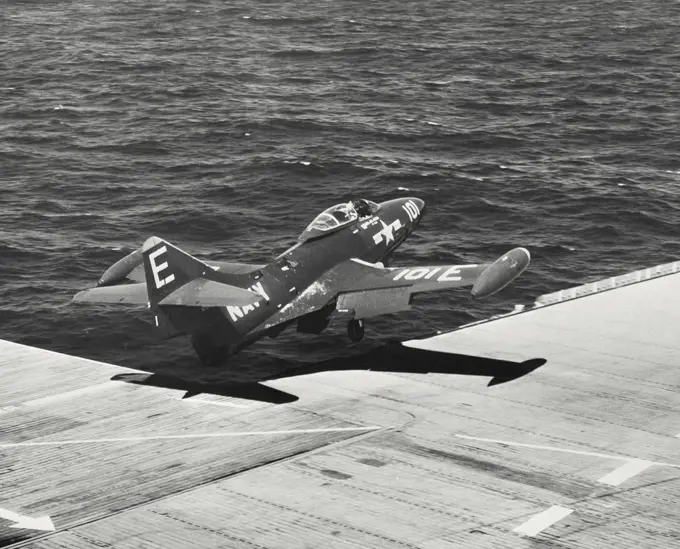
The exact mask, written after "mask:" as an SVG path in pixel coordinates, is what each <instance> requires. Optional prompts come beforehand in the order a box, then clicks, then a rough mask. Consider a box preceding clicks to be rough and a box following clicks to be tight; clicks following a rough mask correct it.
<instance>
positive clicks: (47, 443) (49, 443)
mask: <svg viewBox="0 0 680 549" xmlns="http://www.w3.org/2000/svg"><path fill="white" fill-rule="evenodd" d="M380 429H383V427H379V426H375V425H372V426H370V427H334V428H327V429H288V430H283V431H246V432H231V433H203V434H195V435H157V436H148V437H121V438H90V439H80V440H46V441H35V442H9V443H3V444H0V448H20V447H24V446H27V447H28V446H64V445H67V444H100V443H104V442H148V441H153V440H178V439H200V438H228V437H250V436H274V435H299V434H308V433H344V432H350V433H351V432H362V431H364V432H367V431H378V430H380Z"/></svg>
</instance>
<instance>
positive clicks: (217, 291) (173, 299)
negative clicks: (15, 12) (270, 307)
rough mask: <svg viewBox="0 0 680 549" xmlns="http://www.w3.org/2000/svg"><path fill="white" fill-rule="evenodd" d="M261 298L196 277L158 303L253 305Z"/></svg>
mask: <svg viewBox="0 0 680 549" xmlns="http://www.w3.org/2000/svg"><path fill="white" fill-rule="evenodd" d="M262 299H263V298H262V296H261V295H260V294H258V293H255V292H251V291H250V290H244V289H243V288H238V287H237V286H231V285H229V284H222V283H221V282H214V281H213V280H206V279H204V278H198V279H195V280H192V281H191V282H187V283H186V284H184V286H181V287H179V288H177V289H176V290H175V291H174V292H172V293H171V294H169V295H168V296H167V297H165V298H164V299H162V300H161V301H159V302H158V304H159V305H183V306H185V307H228V306H238V307H243V306H245V305H254V304H255V303H257V302H258V301H261V300H262Z"/></svg>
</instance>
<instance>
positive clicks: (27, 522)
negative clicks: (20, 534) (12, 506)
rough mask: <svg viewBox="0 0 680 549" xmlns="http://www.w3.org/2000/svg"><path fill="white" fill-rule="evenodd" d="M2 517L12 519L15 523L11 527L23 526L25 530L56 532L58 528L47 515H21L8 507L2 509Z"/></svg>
mask: <svg viewBox="0 0 680 549" xmlns="http://www.w3.org/2000/svg"><path fill="white" fill-rule="evenodd" d="M0 518H3V519H5V520H11V521H12V522H13V523H14V524H12V525H11V526H10V528H22V529H24V530H44V531H47V532H54V531H55V530H56V528H55V527H54V524H53V523H52V519H51V518H50V517H48V516H47V515H45V516H44V517H38V518H33V517H27V516H25V515H20V514H19V513H15V512H14V511H9V510H8V509H0Z"/></svg>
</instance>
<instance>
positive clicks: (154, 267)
mask: <svg viewBox="0 0 680 549" xmlns="http://www.w3.org/2000/svg"><path fill="white" fill-rule="evenodd" d="M167 251H168V249H167V248H166V247H165V246H161V247H160V248H158V249H157V250H156V251H155V252H152V253H150V254H149V263H151V273H152V274H153V280H154V282H155V283H156V289H159V288H162V287H163V286H165V285H166V284H170V283H171V282H172V281H173V280H175V275H174V274H170V276H167V277H165V278H161V277H160V276H159V274H160V272H161V271H164V270H165V269H167V268H168V263H167V261H165V262H163V263H161V264H160V265H159V264H158V263H156V259H157V258H158V256H161V255H163V254H164V253H166V252H167Z"/></svg>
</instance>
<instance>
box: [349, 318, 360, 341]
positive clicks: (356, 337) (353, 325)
mask: <svg viewBox="0 0 680 549" xmlns="http://www.w3.org/2000/svg"><path fill="white" fill-rule="evenodd" d="M347 335H348V336H349V338H350V339H351V340H352V341H354V343H358V342H359V341H361V340H362V339H363V337H364V321H363V319H357V318H353V319H352V320H350V321H349V322H348V323H347Z"/></svg>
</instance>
